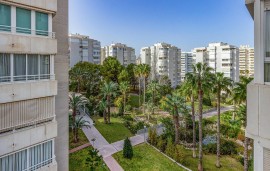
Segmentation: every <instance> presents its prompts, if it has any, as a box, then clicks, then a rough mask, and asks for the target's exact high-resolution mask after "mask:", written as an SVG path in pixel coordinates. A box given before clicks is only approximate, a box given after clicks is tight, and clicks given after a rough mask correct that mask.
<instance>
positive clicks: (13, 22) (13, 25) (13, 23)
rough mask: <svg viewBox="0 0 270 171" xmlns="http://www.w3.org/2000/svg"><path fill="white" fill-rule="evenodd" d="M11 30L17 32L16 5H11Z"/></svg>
mask: <svg viewBox="0 0 270 171" xmlns="http://www.w3.org/2000/svg"><path fill="white" fill-rule="evenodd" d="M11 32H12V33H16V7H14V6H11Z"/></svg>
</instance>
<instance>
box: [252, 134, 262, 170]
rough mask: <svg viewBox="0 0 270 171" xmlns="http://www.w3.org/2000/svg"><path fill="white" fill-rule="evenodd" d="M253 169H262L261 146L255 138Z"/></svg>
mask: <svg viewBox="0 0 270 171" xmlns="http://www.w3.org/2000/svg"><path fill="white" fill-rule="evenodd" d="M254 170H263V147H262V146H261V144H260V141H258V140H256V139H255V140H254Z"/></svg>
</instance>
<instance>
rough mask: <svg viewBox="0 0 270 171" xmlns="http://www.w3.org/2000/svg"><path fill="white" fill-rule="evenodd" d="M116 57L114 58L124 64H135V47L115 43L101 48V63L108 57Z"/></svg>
mask: <svg viewBox="0 0 270 171" xmlns="http://www.w3.org/2000/svg"><path fill="white" fill-rule="evenodd" d="M109 56H112V57H116V59H117V60H118V61H119V62H120V63H121V64H122V65H124V66H127V65H128V64H131V63H132V64H136V55H135V49H134V48H132V47H128V46H127V45H125V44H121V43H115V44H111V45H109V46H104V47H102V48H101V63H103V61H104V60H105V59H106V58H107V57H109Z"/></svg>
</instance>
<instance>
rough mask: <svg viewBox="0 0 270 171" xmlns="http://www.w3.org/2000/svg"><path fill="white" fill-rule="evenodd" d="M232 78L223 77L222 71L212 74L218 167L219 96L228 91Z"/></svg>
mask: <svg viewBox="0 0 270 171" xmlns="http://www.w3.org/2000/svg"><path fill="white" fill-rule="evenodd" d="M231 86H232V80H231V79H230V78H227V77H224V73H220V72H217V73H216V74H215V75H214V84H213V92H214V93H215V94H216V96H217V161H216V166H217V167H218V168H219V167H220V98H221V92H226V93H230V92H231V91H230V87H231Z"/></svg>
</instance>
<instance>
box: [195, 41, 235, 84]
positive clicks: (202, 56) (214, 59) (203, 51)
mask: <svg viewBox="0 0 270 171" xmlns="http://www.w3.org/2000/svg"><path fill="white" fill-rule="evenodd" d="M193 54H194V58H195V61H196V63H198V62H202V63H207V64H208V66H210V67H212V68H213V69H214V71H213V72H223V73H224V76H225V77H228V78H231V79H232V80H233V81H235V82H237V81H238V80H239V60H238V58H239V48H238V47H236V46H233V45H229V44H227V43H223V42H220V43H210V44H209V45H208V47H205V48H195V49H194V50H193Z"/></svg>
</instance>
